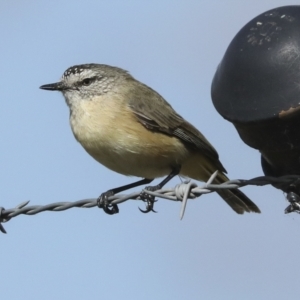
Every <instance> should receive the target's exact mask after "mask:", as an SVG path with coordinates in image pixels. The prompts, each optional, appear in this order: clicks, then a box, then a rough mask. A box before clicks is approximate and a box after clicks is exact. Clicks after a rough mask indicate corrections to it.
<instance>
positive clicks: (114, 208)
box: [97, 178, 153, 215]
mask: <svg viewBox="0 0 300 300" xmlns="http://www.w3.org/2000/svg"><path fill="white" fill-rule="evenodd" d="M151 181H153V179H147V178H144V179H142V180H139V181H137V182H133V183H130V184H126V185H123V186H120V187H117V188H114V189H111V190H108V191H107V192H105V193H102V194H101V195H100V196H99V197H98V199H97V205H98V207H99V208H103V210H104V211H105V212H106V213H107V214H109V215H114V214H117V213H118V212H119V208H118V205H117V204H110V203H109V202H108V198H109V197H111V196H113V195H115V194H117V193H120V192H123V191H126V190H129V189H132V188H134V187H137V186H140V185H143V184H147V183H150V182H151Z"/></svg>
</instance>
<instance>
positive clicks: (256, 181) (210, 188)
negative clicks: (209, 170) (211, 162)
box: [0, 172, 300, 233]
mask: <svg viewBox="0 0 300 300" xmlns="http://www.w3.org/2000/svg"><path fill="white" fill-rule="evenodd" d="M216 175H217V173H216V172H215V173H214V174H212V176H211V177H210V178H209V180H208V181H207V183H205V184H202V185H201V186H197V184H196V183H194V182H191V181H186V182H183V183H180V184H178V185H176V186H175V187H174V188H169V189H161V190H158V191H155V192H151V191H148V190H143V191H142V192H145V193H147V194H150V195H153V196H155V197H158V198H163V199H167V200H171V201H182V206H181V211H180V219H182V218H183V215H184V212H185V209H186V204H187V199H195V198H196V197H199V196H201V195H204V194H208V193H212V192H215V191H217V190H220V189H236V188H240V187H244V186H248V185H256V186H264V185H269V184H272V185H274V186H275V187H277V188H281V189H283V187H285V188H286V187H299V185H300V176H296V175H288V176H282V177H269V176H260V177H256V178H253V179H249V180H245V179H236V180H229V181H227V182H225V183H222V184H211V182H212V181H213V180H214V178H215V176H216ZM285 190H286V189H285ZM140 194H141V192H134V193H131V194H128V195H122V194H120V195H114V196H111V197H109V198H108V201H109V202H110V204H120V203H123V202H125V201H128V200H142V199H141V198H140ZM286 197H287V200H288V201H289V203H290V205H289V206H288V207H287V208H286V209H285V213H290V212H297V213H300V195H298V194H297V193H295V192H294V191H290V192H288V193H287V196H286ZM28 203H29V201H25V202H22V203H20V204H18V205H17V206H16V207H15V208H10V209H5V208H3V207H0V231H1V232H2V233H6V230H5V229H4V227H3V225H2V223H5V222H8V221H9V220H10V219H12V218H14V217H16V216H18V215H20V214H24V215H35V214H37V213H40V212H43V211H64V210H66V209H70V208H73V207H79V208H92V207H95V206H97V199H96V198H91V199H83V200H79V201H75V202H56V203H52V204H48V205H32V206H27V205H28Z"/></svg>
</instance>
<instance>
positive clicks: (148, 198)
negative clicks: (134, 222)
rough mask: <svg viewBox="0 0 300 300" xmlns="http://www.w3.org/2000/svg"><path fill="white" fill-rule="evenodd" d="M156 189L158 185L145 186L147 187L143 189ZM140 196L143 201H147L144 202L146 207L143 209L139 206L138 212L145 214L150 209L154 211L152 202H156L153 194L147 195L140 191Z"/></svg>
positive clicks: (152, 190)
mask: <svg viewBox="0 0 300 300" xmlns="http://www.w3.org/2000/svg"><path fill="white" fill-rule="evenodd" d="M158 189H160V187H159V186H147V187H146V188H145V190H147V191H151V192H154V191H156V190H158ZM140 198H141V199H142V200H143V201H145V202H146V203H147V204H146V209H145V210H143V209H140V208H139V210H140V212H142V213H144V214H146V213H148V212H150V211H153V212H155V213H156V211H155V210H154V209H153V207H154V203H155V202H157V200H155V197H154V196H152V195H149V194H147V193H146V192H142V193H141V194H140Z"/></svg>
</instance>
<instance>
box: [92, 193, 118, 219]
mask: <svg viewBox="0 0 300 300" xmlns="http://www.w3.org/2000/svg"><path fill="white" fill-rule="evenodd" d="M113 195H114V192H113V191H107V192H105V193H102V194H101V195H100V196H99V197H98V199H97V206H98V207H99V208H102V209H103V210H104V211H105V212H106V213H107V214H108V215H114V214H117V213H118V212H119V207H118V205H117V204H111V203H109V201H108V198H109V197H111V196H113Z"/></svg>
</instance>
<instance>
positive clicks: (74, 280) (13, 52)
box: [0, 0, 300, 300]
mask: <svg viewBox="0 0 300 300" xmlns="http://www.w3.org/2000/svg"><path fill="white" fill-rule="evenodd" d="M221 2H222V3H221ZM220 3H221V4H220ZM287 4H297V3H296V1H294V2H291V3H287V1H284V0H272V1H271V0H261V1H256V2H255V3H254V1H250V0H245V1H230V0H224V1H212V0H210V1H200V0H199V1H187V0H185V1H174V0H172V1H171V0H170V1H166V0H163V1H162V0H160V1H121V0H120V1H96V0H94V1H93V0H90V1H87V0H85V1H76V0H75V1H70V0H69V1H63V0H61V1H49V0H47V1H45V0H41V1H30V0H28V1H13V0H11V1H1V3H0V36H1V47H0V51H1V52H0V53H1V74H2V76H1V77H2V79H1V82H2V84H1V92H0V99H1V102H0V103H1V109H0V130H1V132H0V134H1V139H2V148H1V155H0V165H1V171H0V179H1V186H2V188H1V190H0V199H1V201H0V206H3V207H5V208H11V207H14V206H15V205H17V204H18V203H20V202H22V201H25V200H31V204H42V205H44V204H48V203H52V202H57V201H75V200H80V199H84V198H94V197H97V196H98V195H99V194H100V193H101V192H104V191H106V190H108V189H109V188H112V187H116V186H119V185H122V184H126V183H130V182H132V181H133V180H135V179H134V178H126V177H124V176H122V175H119V174H116V173H113V172H112V171H110V170H107V169H105V168H104V167H103V166H101V165H100V164H98V163H97V162H96V161H94V160H93V159H92V158H91V157H89V156H88V155H87V154H86V153H85V151H84V150H83V149H82V148H81V146H80V145H79V144H78V143H77V142H76V141H75V139H74V137H73V135H72V133H71V130H70V128H69V123H68V115H69V112H68V108H67V106H66V104H65V103H64V100H63V97H62V96H61V95H60V94H59V93H50V92H46V91H42V90H40V89H39V86H40V85H42V84H46V83H51V82H55V81H56V80H58V79H59V78H60V76H61V75H62V73H63V72H64V70H65V69H66V68H68V67H69V66H71V65H75V64H81V63H91V62H94V63H104V64H110V65H114V66H119V67H121V68H124V69H126V70H128V71H130V73H131V74H132V75H133V76H134V77H136V78H137V79H139V80H141V81H142V82H144V83H146V84H147V85H149V86H151V87H152V88H153V89H155V90H157V91H158V92H159V93H160V94H161V95H163V96H164V97H165V98H166V100H167V101H169V102H170V103H171V104H172V105H173V107H174V108H175V109H176V110H177V111H178V112H180V114H181V115H182V116H184V117H185V118H186V119H188V120H189V121H190V122H191V123H193V124H194V125H195V126H196V127H197V128H199V129H200V130H201V131H202V133H203V134H204V135H205V136H206V137H207V138H208V139H209V140H210V141H211V143H212V144H213V145H214V146H215V148H216V149H217V150H218V152H219V155H220V158H221V161H222V163H223V164H224V166H225V167H226V169H227V170H228V173H229V176H230V177H231V178H233V179H234V178H245V179H248V178H252V177H256V176H260V175H262V171H261V166H260V157H259V153H258V152H257V151H255V150H254V149H251V148H249V147H247V146H246V145H245V144H243V142H242V141H241V140H240V139H239V136H238V134H237V132H236V131H235V129H234V127H233V126H232V125H231V124H230V123H229V122H227V121H225V120H224V119H223V118H222V117H221V116H220V115H219V114H218V113H217V112H216V110H215V109H214V107H213V105H212V102H211V99H210V85H211V81H212V78H213V75H214V73H215V70H216V68H217V65H218V63H219V62H220V60H221V59H222V56H223V54H224V52H225V50H226V48H227V46H228V44H229V43H230V41H231V40H232V38H233V37H234V35H235V34H236V33H237V32H238V31H239V30H240V29H241V27H242V26H244V25H245V24H246V23H247V22H248V21H250V20H251V19H252V18H254V17H255V16H257V15H258V14H260V13H263V12H264V11H266V10H269V9H271V8H275V7H278V6H282V5H287ZM178 182H179V178H178V177H177V178H175V179H174V180H173V181H172V182H171V183H170V184H169V185H168V186H173V185H175V184H176V183H178ZM243 191H245V193H247V195H248V196H249V197H250V198H251V199H252V200H253V201H254V202H255V203H256V204H257V205H258V206H259V207H260V208H261V210H262V214H261V215H255V214H246V215H243V216H240V215H237V214H235V213H234V212H233V211H232V210H231V209H230V208H229V207H228V206H227V205H226V204H225V202H224V201H223V200H222V199H221V198H219V197H218V196H217V195H216V194H211V195H207V196H203V197H201V198H199V199H197V200H195V201H189V203H188V206H187V210H186V214H185V217H184V219H183V221H180V220H179V211H180V203H173V202H170V201H166V200H159V202H158V203H156V209H157V211H158V213H157V214H154V213H151V214H147V215H144V214H142V213H140V212H139V211H138V206H140V207H143V203H137V202H135V201H131V202H127V203H125V204H122V205H120V214H118V215H114V216H108V215H106V214H104V213H103V211H101V210H99V209H97V208H93V209H72V210H68V211H64V212H59V213H58V212H45V213H41V214H38V215H36V216H18V217H16V218H14V219H12V220H11V221H9V222H8V223H6V224H4V226H5V228H6V230H7V231H8V234H7V235H1V236H0V239H1V240H2V241H1V254H2V257H3V260H2V269H1V271H2V272H1V273H2V275H1V290H2V292H1V296H2V297H5V298H9V299H10V300H14V299H22V300H27V299H46V300H47V299H74V300H77V299H106V300H115V299H130V300H135V299H139V300H140V299H143V300H146V299H151V300H153V299H157V300H160V299H162V300H165V299H172V300H175V299H189V300H194V299H243V300H244V299H246V300H248V299H256V300H259V299H273V300H275V299H298V297H299V292H298V289H297V282H298V278H299V277H300V263H299V260H298V253H299V250H300V241H299V227H298V226H300V216H299V215H296V214H290V215H284V213H283V211H284V209H285V207H286V206H287V203H286V201H285V198H284V195H283V193H282V192H280V191H278V190H275V189H274V188H272V187H247V188H244V189H243Z"/></svg>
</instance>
